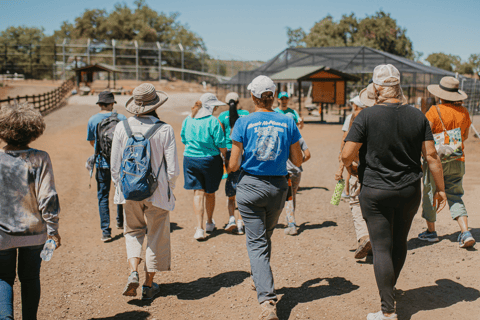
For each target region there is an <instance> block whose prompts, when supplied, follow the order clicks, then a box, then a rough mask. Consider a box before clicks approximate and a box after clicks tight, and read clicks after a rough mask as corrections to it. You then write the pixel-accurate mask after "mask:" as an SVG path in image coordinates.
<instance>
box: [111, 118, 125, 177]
mask: <svg viewBox="0 0 480 320" xmlns="http://www.w3.org/2000/svg"><path fill="white" fill-rule="evenodd" d="M122 127H123V123H121V122H120V123H118V124H117V126H116V127H115V132H114V133H113V138H112V153H111V154H110V171H111V173H112V181H113V183H114V185H115V186H116V185H118V183H119V181H120V166H121V164H122V153H123V150H122V133H123V132H122Z"/></svg>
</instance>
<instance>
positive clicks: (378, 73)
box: [372, 64, 400, 87]
mask: <svg viewBox="0 0 480 320" xmlns="http://www.w3.org/2000/svg"><path fill="white" fill-rule="evenodd" d="M389 78H394V79H396V81H393V82H388V83H385V80H387V79H389ZM372 80H373V83H375V84H378V85H379V86H384V87H391V86H396V85H399V84H400V72H399V71H398V69H397V68H395V67H394V66H393V65H391V64H381V65H379V66H376V67H375V69H374V70H373V78H372Z"/></svg>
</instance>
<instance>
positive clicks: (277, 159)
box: [228, 76, 302, 320]
mask: <svg viewBox="0 0 480 320" xmlns="http://www.w3.org/2000/svg"><path fill="white" fill-rule="evenodd" d="M248 89H249V90H250V91H251V93H252V99H253V103H254V104H255V112H254V113H252V114H251V115H249V116H247V117H243V118H240V119H238V120H237V122H236V124H235V127H234V129H233V133H232V156H231V158H230V163H229V166H228V170H229V172H235V171H237V170H239V169H240V167H241V169H242V173H241V174H240V178H239V182H238V185H237V203H238V210H239V211H240V214H241V215H242V218H243V221H244V222H245V234H246V237H247V251H248V256H249V258H250V266H251V270H252V277H253V281H254V283H255V288H256V290H257V298H258V302H259V303H260V304H261V307H262V313H261V316H260V319H265V320H266V319H269V320H275V319H278V317H277V315H276V301H277V296H276V294H275V288H274V283H273V274H272V270H271V268H270V255H271V250H272V244H271V237H272V234H273V230H274V229H275V226H276V225H277V222H278V218H279V217H280V214H281V213H282V210H283V207H284V205H285V200H286V197H287V190H288V183H287V179H286V175H287V160H288V159H290V160H291V161H292V163H293V164H294V165H295V166H297V167H299V166H300V165H301V164H302V150H301V148H300V144H299V140H300V138H301V135H300V132H299V130H298V128H297V125H296V124H295V122H294V121H293V119H292V118H290V117H285V116H284V115H282V114H279V113H277V112H274V111H273V110H272V106H273V101H274V94H275V89H276V88H275V84H274V83H273V81H272V80H271V79H270V78H268V77H266V76H258V77H257V78H255V79H254V80H253V81H252V83H250V84H249V86H248ZM242 155H243V157H242Z"/></svg>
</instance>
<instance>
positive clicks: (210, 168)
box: [183, 155, 223, 193]
mask: <svg viewBox="0 0 480 320" xmlns="http://www.w3.org/2000/svg"><path fill="white" fill-rule="evenodd" d="M183 176H184V179H185V186H184V188H185V189H187V190H204V191H205V193H215V192H216V191H217V190H218V187H219V186H220V182H221V181H222V176H223V159H222V157H221V156H220V155H216V156H213V157H212V156H210V157H183Z"/></svg>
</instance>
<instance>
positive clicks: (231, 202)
mask: <svg viewBox="0 0 480 320" xmlns="http://www.w3.org/2000/svg"><path fill="white" fill-rule="evenodd" d="M225 101H226V103H227V104H228V106H229V110H227V111H224V112H222V113H220V115H219V116H218V120H220V125H221V126H222V129H223V131H224V133H225V141H226V145H227V157H226V160H227V161H228V160H229V159H230V155H231V153H232V138H231V135H232V129H233V127H234V126H235V122H237V120H238V119H239V118H241V117H245V116H247V115H248V114H249V112H248V111H247V110H242V109H241V108H239V105H238V102H239V101H240V97H239V96H238V94H237V93H236V92H230V93H228V94H227V96H226V97H225ZM239 175H240V170H238V171H236V172H230V173H229V174H228V177H227V181H226V182H225V195H226V196H227V198H228V200H227V201H228V202H227V207H228V216H229V219H228V224H227V225H226V226H225V230H226V231H228V232H233V231H234V230H235V229H236V230H237V233H238V234H244V233H245V230H244V224H243V220H242V219H241V218H239V217H237V222H235V207H236V200H235V196H236V194H237V182H238V176H239Z"/></svg>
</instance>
